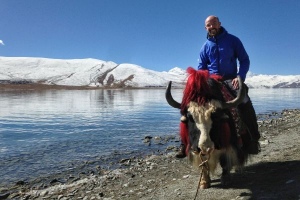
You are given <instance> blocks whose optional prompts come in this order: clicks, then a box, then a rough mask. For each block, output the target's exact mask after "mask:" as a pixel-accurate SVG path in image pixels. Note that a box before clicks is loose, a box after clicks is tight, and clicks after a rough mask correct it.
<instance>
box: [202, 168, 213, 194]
mask: <svg viewBox="0 0 300 200" xmlns="http://www.w3.org/2000/svg"><path fill="white" fill-rule="evenodd" d="M201 170H202V176H201V180H200V185H199V187H200V189H207V188H209V187H210V182H211V180H210V177H209V170H208V169H207V168H206V167H205V166H203V168H201Z"/></svg>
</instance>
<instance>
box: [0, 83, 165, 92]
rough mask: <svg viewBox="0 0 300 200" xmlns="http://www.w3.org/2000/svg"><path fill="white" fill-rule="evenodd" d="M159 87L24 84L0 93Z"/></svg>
mask: <svg viewBox="0 0 300 200" xmlns="http://www.w3.org/2000/svg"><path fill="white" fill-rule="evenodd" d="M165 88H166V86H161V87H113V86H104V87H103V86H101V87H97V86H71V85H48V84H41V83H26V84H0V91H6V90H37V91H38V90H101V89H127V90H130V89H165Z"/></svg>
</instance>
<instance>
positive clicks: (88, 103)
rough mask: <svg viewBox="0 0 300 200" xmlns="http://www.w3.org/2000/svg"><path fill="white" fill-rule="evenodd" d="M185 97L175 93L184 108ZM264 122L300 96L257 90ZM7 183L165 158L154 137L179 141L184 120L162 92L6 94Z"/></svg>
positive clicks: (2, 123)
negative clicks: (148, 140) (115, 161)
mask: <svg viewBox="0 0 300 200" xmlns="http://www.w3.org/2000/svg"><path fill="white" fill-rule="evenodd" d="M181 94H182V90H179V89H177V90H173V96H174V98H175V99H177V100H178V101H180V99H181ZM249 95H250V97H251V99H252V102H253V104H254V107H255V109H256V112H257V114H263V113H271V112H273V111H281V110H283V109H285V108H300V104H299V102H300V89H251V90H250V91H249ZM0 110H1V113H0V183H7V182H10V181H17V180H20V179H21V180H22V179H26V178H28V176H29V175H30V176H33V175H35V176H39V175H43V174H47V173H56V172H59V171H62V170H65V169H71V168H72V167H74V166H75V165H79V164H80V163H82V162H85V161H95V164H97V165H101V164H103V160H106V161H108V162H109V158H112V157H114V158H118V157H122V156H123V157H124V156H132V155H138V154H144V153H147V152H149V153H150V152H157V151H159V150H160V151H162V150H164V149H165V148H166V145H175V146H177V145H178V144H177V143H174V140H173V141H171V142H169V143H167V144H165V145H158V144H153V145H150V146H148V145H145V144H144V143H143V138H144V137H145V136H147V135H149V136H153V137H154V136H168V135H174V136H176V137H177V136H178V123H179V118H180V115H179V112H178V110H176V109H173V108H171V107H170V106H169V105H167V103H166V101H165V98H164V90H163V89H148V90H142V89H141V90H86V91H85V90H48V91H38V92H37V91H21V92H20V91H18V92H16V91H7V92H3V91H2V92H1V95H0Z"/></svg>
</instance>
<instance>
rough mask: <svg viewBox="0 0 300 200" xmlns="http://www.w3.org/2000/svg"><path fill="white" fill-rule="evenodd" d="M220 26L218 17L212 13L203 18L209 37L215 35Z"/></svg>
mask: <svg viewBox="0 0 300 200" xmlns="http://www.w3.org/2000/svg"><path fill="white" fill-rule="evenodd" d="M220 28H221V22H220V21H219V18H218V17H217V16H214V15H210V16H208V17H207V18H206V20H205V29H206V30H207V32H208V34H209V35H210V36H211V37H214V36H216V35H217V34H218V33H219V31H220Z"/></svg>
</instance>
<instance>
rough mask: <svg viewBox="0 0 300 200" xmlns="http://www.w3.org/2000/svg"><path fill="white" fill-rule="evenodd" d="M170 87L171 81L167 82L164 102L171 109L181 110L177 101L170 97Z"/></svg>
mask: <svg viewBox="0 0 300 200" xmlns="http://www.w3.org/2000/svg"><path fill="white" fill-rule="evenodd" d="M171 86H172V81H170V82H169V84H168V86H167V89H166V100H167V102H168V104H169V105H170V106H172V107H173V108H178V109H180V108H181V104H180V103H178V102H177V101H175V100H174V99H173V97H172V94H171Z"/></svg>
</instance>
